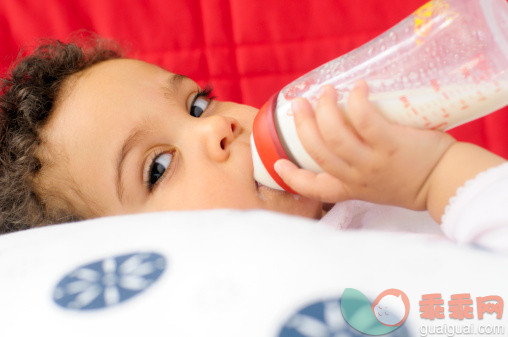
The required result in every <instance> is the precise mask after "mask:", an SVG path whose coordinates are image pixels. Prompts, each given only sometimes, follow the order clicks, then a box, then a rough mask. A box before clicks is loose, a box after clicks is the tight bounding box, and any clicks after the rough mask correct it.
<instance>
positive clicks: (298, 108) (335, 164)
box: [292, 98, 349, 174]
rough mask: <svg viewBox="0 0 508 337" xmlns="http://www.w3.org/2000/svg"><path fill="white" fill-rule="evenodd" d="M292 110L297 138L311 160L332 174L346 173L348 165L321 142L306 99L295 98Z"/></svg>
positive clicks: (314, 119)
mask: <svg viewBox="0 0 508 337" xmlns="http://www.w3.org/2000/svg"><path fill="white" fill-rule="evenodd" d="M292 110H293V115H294V119H295V126H296V131H297V134H298V138H299V139H300V141H301V142H302V145H303V147H304V149H305V151H307V153H308V154H309V155H310V156H311V158H312V159H314V161H315V162H316V163H317V164H318V165H319V166H320V167H321V168H322V169H323V170H325V171H328V172H330V173H332V174H334V173H335V172H338V173H344V172H347V171H348V169H349V164H348V163H347V162H346V161H344V160H343V159H342V158H340V157H339V156H337V154H335V153H333V152H332V151H331V150H330V149H329V148H328V146H327V145H326V144H325V142H324V141H323V138H322V136H321V133H320V131H319V129H318V125H317V122H316V118H315V115H314V112H313V110H312V107H311V105H310V103H309V102H308V101H307V100H306V99H303V98H295V99H294V100H293V103H292Z"/></svg>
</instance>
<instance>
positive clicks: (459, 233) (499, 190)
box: [441, 163, 508, 252]
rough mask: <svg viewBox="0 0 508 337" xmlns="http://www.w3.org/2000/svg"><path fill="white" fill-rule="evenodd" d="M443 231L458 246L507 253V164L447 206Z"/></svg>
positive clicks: (479, 179) (465, 187) (476, 181)
mask: <svg viewBox="0 0 508 337" xmlns="http://www.w3.org/2000/svg"><path fill="white" fill-rule="evenodd" d="M441 228H442V230H443V232H444V233H445V235H446V236H447V237H449V238H450V239H452V240H454V241H456V242H458V243H467V244H474V245H477V246H480V247H483V248H486V249H489V250H495V251H504V252H508V163H504V164H502V165H500V166H497V167H493V168H490V169H488V170H486V171H484V172H481V173H479V174H478V175H477V176H476V177H475V178H473V179H471V180H468V181H467V182H466V183H465V184H464V185H463V186H462V187H460V188H459V189H458V190H457V193H456V195H455V196H454V197H452V198H451V199H450V202H449V204H448V206H446V209H445V212H444V215H443V217H442V218H441Z"/></svg>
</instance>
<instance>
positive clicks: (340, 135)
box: [316, 85, 368, 164]
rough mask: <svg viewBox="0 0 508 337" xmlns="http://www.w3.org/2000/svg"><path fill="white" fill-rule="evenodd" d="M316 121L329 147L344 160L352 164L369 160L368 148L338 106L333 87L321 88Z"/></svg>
mask: <svg viewBox="0 0 508 337" xmlns="http://www.w3.org/2000/svg"><path fill="white" fill-rule="evenodd" d="M316 121H317V124H318V127H319V130H320V132H321V135H322V136H323V139H324V141H325V142H326V144H327V145H328V147H329V148H330V149H331V150H332V151H333V152H334V153H336V154H338V155H340V157H341V158H342V159H344V160H345V161H347V162H348V163H350V164H351V163H355V162H356V163H357V162H359V161H361V160H364V159H365V158H368V153H367V151H368V148H367V147H366V146H365V144H363V142H362V140H361V139H360V137H359V135H358V133H357V132H356V131H355V130H354V128H353V127H352V126H351V125H350V123H349V122H348V120H347V118H346V116H345V115H344V112H343V111H342V109H341V108H340V107H339V106H338V104H337V92H336V91H335V88H334V87H333V86H331V85H325V86H323V87H322V88H321V95H320V98H319V100H318V102H317V106H316Z"/></svg>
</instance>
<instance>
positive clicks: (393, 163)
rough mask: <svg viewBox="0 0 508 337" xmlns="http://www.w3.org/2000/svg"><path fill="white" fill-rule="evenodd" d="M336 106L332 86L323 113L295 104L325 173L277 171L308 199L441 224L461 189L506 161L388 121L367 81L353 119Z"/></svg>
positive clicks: (352, 99) (306, 142)
mask: <svg viewBox="0 0 508 337" xmlns="http://www.w3.org/2000/svg"><path fill="white" fill-rule="evenodd" d="M336 102H337V96H336V93H335V91H334V90H333V87H331V86H325V87H323V90H322V94H321V97H320V99H319V101H318V104H317V107H316V109H315V111H313V109H312V107H311V106H310V104H309V103H308V101H306V100H305V99H301V98H299V99H295V100H294V103H293V113H294V116H295V123H296V128H297V131H298V135H299V137H300V139H301V141H302V144H303V146H304V148H305V149H306V150H307V152H308V153H309V154H310V155H311V157H312V158H313V159H314V160H315V161H316V162H317V163H318V164H319V165H320V166H321V167H322V168H323V169H324V170H325V172H323V173H317V174H316V173H313V172H310V171H307V170H304V169H299V168H298V167H296V166H295V165H294V164H292V163H290V162H289V161H286V160H281V161H278V162H277V163H276V166H275V169H276V170H277V172H278V173H279V175H280V176H281V178H282V179H283V180H284V181H285V182H286V183H287V184H288V185H289V186H291V188H293V189H294V190H295V191H296V192H298V193H299V194H302V195H304V196H307V197H311V198H315V199H320V200H322V201H324V202H329V203H335V202H339V201H343V200H348V199H359V200H365V201H370V202H375V203H380V204H389V205H394V206H401V207H405V208H409V209H414V210H425V209H428V210H429V212H430V214H431V215H432V217H433V218H434V219H435V220H436V221H438V222H440V220H441V216H442V214H443V212H444V208H445V206H446V205H447V204H448V200H449V199H450V198H451V197H452V196H454V195H455V192H456V190H457V188H458V187H460V186H461V185H462V184H463V183H464V182H465V181H466V180H469V179H471V178H473V177H474V176H476V174H477V173H479V172H481V171H484V170H486V169H488V168H489V167H493V166H497V165H499V164H501V163H503V162H505V160H504V159H503V158H501V157H498V156H496V155H494V154H492V153H490V152H488V151H486V150H484V149H482V148H479V147H477V146H475V145H472V144H467V143H461V142H456V141H455V140H454V139H453V138H452V137H451V136H450V135H448V134H446V133H444V132H440V131H434V130H419V129H415V128H411V127H406V126H400V125H395V124H392V123H390V122H388V121H387V120H386V119H385V118H384V117H383V116H382V115H381V114H380V113H379V111H378V110H377V108H376V106H375V105H374V104H372V103H371V102H370V101H369V100H368V89H367V86H366V84H365V83H364V82H360V83H359V84H358V85H357V86H356V88H355V89H354V90H353V91H352V92H351V94H350V96H349V101H348V112H349V113H348V115H347V116H346V115H345V114H344V112H343V111H342V110H341V109H340V108H339V107H338V106H337V104H336Z"/></svg>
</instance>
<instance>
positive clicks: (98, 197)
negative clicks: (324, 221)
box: [42, 59, 321, 218]
mask: <svg viewBox="0 0 508 337" xmlns="http://www.w3.org/2000/svg"><path fill="white" fill-rule="evenodd" d="M199 92H200V88H199V87H198V85H197V84H196V83H195V82H193V81H192V80H190V79H189V78H187V77H184V76H180V75H175V74H172V73H170V72H168V71H165V70H163V69H161V68H159V67H157V66H154V65H151V64H148V63H144V62H141V61H136V60H128V59H120V60H111V61H106V62H103V63H99V64H97V65H95V66H94V67H92V68H90V69H88V70H86V71H85V72H84V73H83V74H82V75H81V76H79V77H78V78H77V80H75V81H74V80H71V81H68V83H67V85H66V86H65V87H64V91H63V94H62V96H63V97H64V98H63V99H62V100H61V102H59V103H58V104H57V107H56V109H55V112H54V114H53V115H52V116H51V119H50V120H49V122H48V124H47V125H46V126H45V127H44V130H43V139H44V141H45V145H44V146H45V147H46V149H48V151H47V153H49V154H52V155H53V160H52V162H49V165H48V169H47V170H46V173H45V174H44V175H43V178H42V179H43V180H42V183H43V184H46V185H48V186H49V187H51V188H55V187H56V189H57V190H58V191H59V192H60V193H63V194H64V195H65V197H66V199H68V200H70V201H71V203H72V205H73V206H74V207H75V208H76V209H77V210H78V212H79V213H80V215H82V216H84V217H86V218H89V217H96V216H106V215H115V214H126V213H140V212H151V211H162V210H192V209H211V208H239V209H248V208H262V209H269V210H274V211H280V212H284V213H290V214H299V215H303V216H308V217H319V216H320V215H321V204H320V203H319V202H316V201H312V200H309V199H306V198H303V197H294V196H293V195H290V194H288V193H285V192H280V191H275V190H272V189H269V188H266V187H260V188H258V187H257V186H256V183H255V182H254V179H253V175H252V172H253V167H252V159H251V153H250V145H249V135H250V133H251V127H252V122H253V119H254V116H255V114H256V112H257V109H255V108H252V107H249V106H245V105H239V104H234V103H229V102H219V101H211V100H210V99H209V98H208V97H206V95H204V94H203V93H201V94H199ZM203 95H204V96H203ZM43 148H44V147H43Z"/></svg>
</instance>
